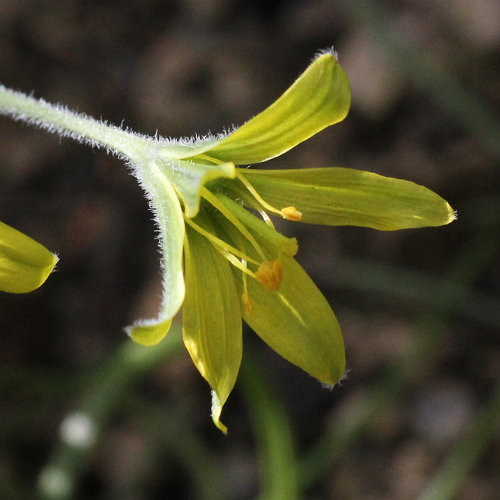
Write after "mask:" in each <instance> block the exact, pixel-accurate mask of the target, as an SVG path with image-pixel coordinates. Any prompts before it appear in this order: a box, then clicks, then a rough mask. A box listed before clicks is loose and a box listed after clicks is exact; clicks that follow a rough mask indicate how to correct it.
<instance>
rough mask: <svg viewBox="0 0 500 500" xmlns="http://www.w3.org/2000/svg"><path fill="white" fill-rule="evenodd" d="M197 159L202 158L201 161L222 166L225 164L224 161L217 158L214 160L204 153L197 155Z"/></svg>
mask: <svg viewBox="0 0 500 500" xmlns="http://www.w3.org/2000/svg"><path fill="white" fill-rule="evenodd" d="M196 158H200V159H201V160H208V161H209V162H212V163H215V164H216V165H222V164H223V163H225V162H224V161H221V160H218V159H217V158H212V157H211V156H208V155H206V154H204V153H201V154H199V155H196Z"/></svg>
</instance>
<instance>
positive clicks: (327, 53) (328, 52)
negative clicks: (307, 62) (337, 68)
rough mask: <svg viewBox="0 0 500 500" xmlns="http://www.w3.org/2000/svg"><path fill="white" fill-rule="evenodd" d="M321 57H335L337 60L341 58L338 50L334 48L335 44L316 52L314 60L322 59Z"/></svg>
mask: <svg viewBox="0 0 500 500" xmlns="http://www.w3.org/2000/svg"><path fill="white" fill-rule="evenodd" d="M321 57H333V58H334V59H335V61H337V62H338V60H339V55H338V52H337V51H336V50H335V49H334V48H333V46H332V47H328V48H326V49H322V50H319V51H318V52H316V54H315V56H314V59H313V61H316V59H320V58H321Z"/></svg>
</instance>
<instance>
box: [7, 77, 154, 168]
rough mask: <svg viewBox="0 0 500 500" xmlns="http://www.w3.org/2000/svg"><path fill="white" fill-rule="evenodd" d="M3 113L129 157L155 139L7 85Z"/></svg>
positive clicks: (139, 151) (138, 153) (143, 150)
mask: <svg viewBox="0 0 500 500" xmlns="http://www.w3.org/2000/svg"><path fill="white" fill-rule="evenodd" d="M0 114H3V115H6V116H10V117H12V118H14V119H16V120H20V121H23V122H26V123H29V124H31V125H35V126H38V127H40V128H43V129H45V130H47V131H48V132H54V133H57V134H59V135H61V136H63V137H70V138H72V139H75V140H77V141H79V142H83V143H87V144H89V145H91V146H96V147H103V148H105V149H107V150H108V151H112V152H114V153H115V154H117V155H118V156H120V157H127V158H129V159H135V158H136V157H137V156H139V155H140V156H142V155H143V154H144V152H145V148H144V146H145V144H147V143H151V142H152V141H153V139H151V138H147V137H142V136H139V135H136V134H134V133H132V132H128V131H126V130H123V129H121V128H118V127H116V126H114V125H108V124H107V123H105V122H100V121H97V120H95V119H94V118H91V117H89V116H87V115H85V114H79V113H74V112H73V111H70V110H68V109H67V108H65V107H64V106H61V105H54V104H50V103H48V102H46V101H44V100H43V99H34V98H33V97H29V96H27V95H25V94H23V93H22V92H16V91H14V90H11V89H8V88H6V87H4V86H3V85H0Z"/></svg>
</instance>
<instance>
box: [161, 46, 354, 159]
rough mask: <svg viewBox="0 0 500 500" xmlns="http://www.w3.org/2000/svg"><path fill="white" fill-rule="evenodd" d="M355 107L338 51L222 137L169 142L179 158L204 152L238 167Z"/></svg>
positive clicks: (272, 154)
mask: <svg viewBox="0 0 500 500" xmlns="http://www.w3.org/2000/svg"><path fill="white" fill-rule="evenodd" d="M350 105H351V90H350V87H349V82H348V80H347V76H346V74H345V73H344V70H343V69H342V68H341V67H340V65H339V63H338V61H337V58H336V56H335V55H334V54H332V53H326V54H322V55H320V56H318V57H317V58H316V59H315V60H314V61H313V62H312V63H311V65H310V66H309V67H308V68H307V69H306V71H305V72H304V73H302V75H300V77H299V78H298V79H297V80H296V81H295V83H294V84H293V85H292V86H291V87H290V88H289V89H288V90H287V91H286V92H285V93H284V94H283V95H282V96H281V97H279V98H278V100H276V101H275V102H274V103H273V104H271V105H270V106H269V107H268V108H267V109H265V110H264V111H262V112H261V113H259V114H258V115H257V116H255V117H254V118H252V119H251V120H249V121H248V122H246V123H245V124H244V125H242V126H241V127H239V128H238V129H236V130H235V131H234V132H233V133H232V134H230V135H228V136H227V137H226V138H223V139H222V140H219V141H214V139H213V138H210V139H207V140H206V141H200V142H198V143H197V144H192V145H182V144H172V145H170V146H168V154H170V155H171V156H172V157H175V158H184V159H186V158H193V157H196V155H201V154H203V157H205V158H206V157H212V158H215V159H217V160H219V161H223V162H229V161H230V162H233V163H235V164H237V165H246V164H250V163H259V162H262V161H265V160H269V159H270V158H274V157H276V156H278V155H280V154H282V153H285V152H286V151H288V150H289V149H292V148H293V147H294V146H296V145H297V144H300V143H301V142H303V141H305V140H306V139H308V138H309V137H311V136H313V135H315V134H316V133H318V132H319V131H320V130H323V129H324V128H326V127H328V126H330V125H333V124H334V123H337V122H339V121H341V120H343V119H344V118H345V117H346V115H347V113H348V111H349V107H350Z"/></svg>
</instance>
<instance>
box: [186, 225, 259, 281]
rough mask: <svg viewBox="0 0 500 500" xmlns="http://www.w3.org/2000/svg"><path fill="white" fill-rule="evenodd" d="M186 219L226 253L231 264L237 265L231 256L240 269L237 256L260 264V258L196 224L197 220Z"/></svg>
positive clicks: (225, 255) (218, 248)
mask: <svg viewBox="0 0 500 500" xmlns="http://www.w3.org/2000/svg"><path fill="white" fill-rule="evenodd" d="M184 221H185V222H186V223H187V224H189V225H190V226H191V227H192V228H193V229H194V230H195V231H198V232H199V233H200V234H201V235H202V236H205V238H207V239H208V240H209V241H210V242H211V243H212V244H213V245H214V246H215V248H217V250H219V251H221V253H222V254H223V255H224V257H226V258H227V259H228V260H229V261H230V262H231V264H234V265H236V264H235V263H234V262H233V261H232V260H231V259H230V258H229V256H231V257H232V258H234V260H235V261H236V262H237V263H238V265H236V267H238V269H241V267H240V266H242V264H241V262H240V261H239V260H238V259H237V257H239V258H240V259H243V260H245V261H246V262H251V263H252V264H255V265H257V266H258V265H259V261H258V260H255V259H253V258H252V257H249V256H248V255H246V254H245V253H243V252H242V251H241V250H238V249H237V248H235V247H233V246H231V245H230V244H229V243H226V242H225V241H223V240H221V239H220V238H217V236H215V235H213V234H212V233H210V232H209V231H207V230H206V229H203V228H202V227H201V226H200V225H198V224H196V222H194V221H193V219H190V218H188V217H184ZM245 268H246V266H245ZM242 270H243V269H242ZM247 270H248V268H247ZM244 272H245V271H244ZM248 272H249V273H251V271H249V270H248ZM251 274H253V273H251Z"/></svg>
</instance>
